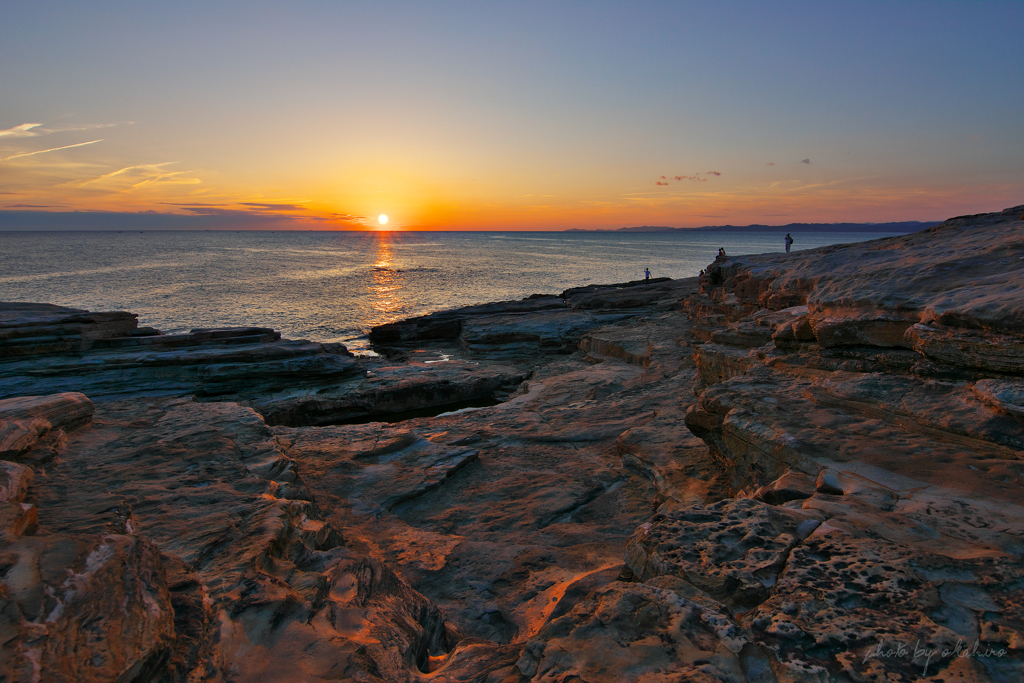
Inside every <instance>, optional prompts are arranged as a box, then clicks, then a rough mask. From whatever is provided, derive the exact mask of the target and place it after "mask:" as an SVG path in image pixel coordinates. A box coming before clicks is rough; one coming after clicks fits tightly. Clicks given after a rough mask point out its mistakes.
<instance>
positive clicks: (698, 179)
mask: <svg viewBox="0 0 1024 683" xmlns="http://www.w3.org/2000/svg"><path fill="white" fill-rule="evenodd" d="M720 175H722V174H721V173H719V172H718V171H708V172H707V173H694V174H693V175H674V176H672V177H671V178H666V177H665V176H661V179H662V180H665V181H668V180H675V181H676V182H681V181H683V180H687V181H689V182H691V183H706V182H707V181H708V177H709V176H720ZM654 184H655V185H668V183H667V182H664V183H662V182H656V183H654Z"/></svg>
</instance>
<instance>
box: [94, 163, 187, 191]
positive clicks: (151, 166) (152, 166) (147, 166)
mask: <svg viewBox="0 0 1024 683" xmlns="http://www.w3.org/2000/svg"><path fill="white" fill-rule="evenodd" d="M176 163H178V162H177V161H165V162H163V163H160V164H139V165H137V166H125V167H124V168H119V169H117V170H116V171H111V172H110V173H104V174H103V175H101V176H97V177H96V178H90V179H89V180H84V181H82V182H80V183H78V187H85V186H86V185H91V184H92V183H98V182H101V181H103V180H106V179H108V178H113V177H115V176H119V175H122V174H124V173H127V172H129V171H135V170H139V169H145V170H147V171H149V170H152V171H154V172H157V173H159V171H157V169H159V168H160V167H161V166H168V165H170V164H176Z"/></svg>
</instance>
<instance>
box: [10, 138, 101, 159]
mask: <svg viewBox="0 0 1024 683" xmlns="http://www.w3.org/2000/svg"><path fill="white" fill-rule="evenodd" d="M96 142H103V139H102V138H100V139H99V140H90V141H89V142H79V143H78V144H76V145H64V146H63V147H52V148H50V149H41V150H39V151H38V152H25V153H24V154H15V155H14V156H10V157H7V158H6V159H0V161H10V160H11V159H17V158H18V157H30V156H32V155H33V154H44V153H46V152H56V151H57V150H58V149H70V148H71V147H81V146H82V145H91V144H93V143H96Z"/></svg>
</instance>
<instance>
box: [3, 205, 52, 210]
mask: <svg viewBox="0 0 1024 683" xmlns="http://www.w3.org/2000/svg"><path fill="white" fill-rule="evenodd" d="M61 206H62V205H61V204H8V205H7V206H5V207H4V208H5V209H59V208H60V207H61Z"/></svg>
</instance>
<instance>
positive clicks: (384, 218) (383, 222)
mask: <svg viewBox="0 0 1024 683" xmlns="http://www.w3.org/2000/svg"><path fill="white" fill-rule="evenodd" d="M377 222H378V223H380V224H381V225H387V224H388V215H387V214H386V213H382V214H381V215H379V216H377Z"/></svg>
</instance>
